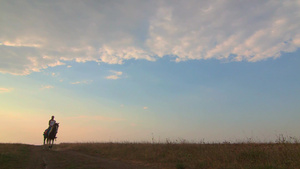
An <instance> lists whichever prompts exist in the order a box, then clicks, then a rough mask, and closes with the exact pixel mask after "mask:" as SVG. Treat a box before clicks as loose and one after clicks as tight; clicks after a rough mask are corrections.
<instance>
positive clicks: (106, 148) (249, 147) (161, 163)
mask: <svg viewBox="0 0 300 169" xmlns="http://www.w3.org/2000/svg"><path fill="white" fill-rule="evenodd" d="M59 147H60V148H62V149H71V150H73V151H78V152H82V153H87V154H89V155H94V156H101V157H105V158H112V159H118V160H127V161H137V162H142V163H149V164H153V165H154V166H156V167H157V168H170V169H171V168H177V169H184V168H186V169H201V168H203V169H204V168H212V169H235V168H236V169H292V168H295V169H296V168H300V144H298V143H268V144H266V143H260V144H258V143H237V144H229V143H222V144H189V143H179V144H178V143H176V144H175V143H166V144H151V143H76V144H75V143H74V144H67V143H65V144H60V145H59Z"/></svg>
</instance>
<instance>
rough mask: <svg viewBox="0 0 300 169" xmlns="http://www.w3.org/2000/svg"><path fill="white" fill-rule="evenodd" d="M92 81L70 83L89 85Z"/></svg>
mask: <svg viewBox="0 0 300 169" xmlns="http://www.w3.org/2000/svg"><path fill="white" fill-rule="evenodd" d="M92 82H93V80H83V81H76V82H71V84H91V83H92Z"/></svg>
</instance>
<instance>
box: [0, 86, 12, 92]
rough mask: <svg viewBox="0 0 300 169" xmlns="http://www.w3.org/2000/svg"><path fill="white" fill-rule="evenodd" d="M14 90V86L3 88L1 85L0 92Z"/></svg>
mask: <svg viewBox="0 0 300 169" xmlns="http://www.w3.org/2000/svg"><path fill="white" fill-rule="evenodd" d="M12 90H13V88H2V87H0V93H9V92H11V91H12Z"/></svg>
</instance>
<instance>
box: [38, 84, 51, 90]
mask: <svg viewBox="0 0 300 169" xmlns="http://www.w3.org/2000/svg"><path fill="white" fill-rule="evenodd" d="M53 88H54V86H51V85H46V86H42V87H41V90H44V89H53Z"/></svg>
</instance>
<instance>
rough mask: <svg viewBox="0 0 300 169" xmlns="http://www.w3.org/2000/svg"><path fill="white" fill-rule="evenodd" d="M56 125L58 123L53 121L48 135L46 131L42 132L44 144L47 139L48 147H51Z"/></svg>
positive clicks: (56, 128) (56, 129)
mask: <svg viewBox="0 0 300 169" xmlns="http://www.w3.org/2000/svg"><path fill="white" fill-rule="evenodd" d="M58 127H59V123H55V124H54V125H53V127H52V129H51V131H50V132H49V134H48V135H47V132H44V145H45V140H46V139H47V144H48V145H49V149H51V148H52V146H53V142H54V139H56V134H57V131H58ZM51 141H52V143H51Z"/></svg>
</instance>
